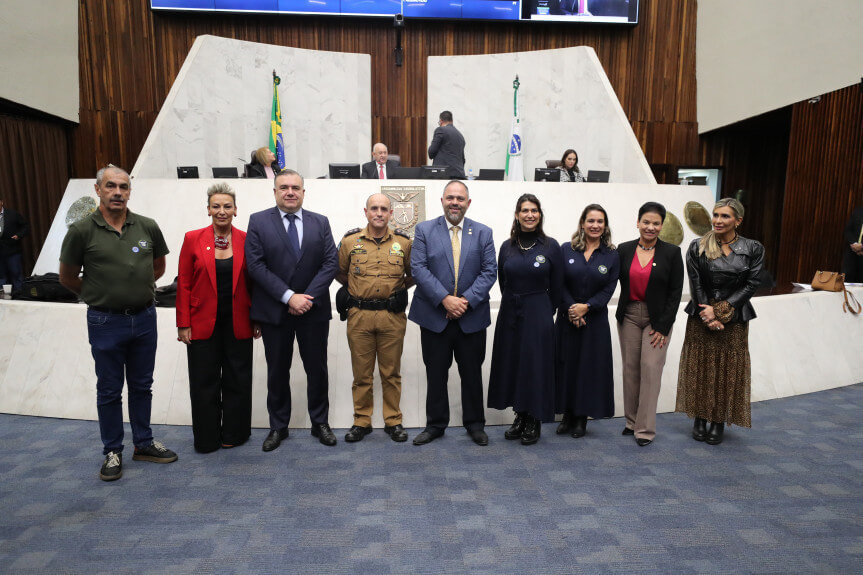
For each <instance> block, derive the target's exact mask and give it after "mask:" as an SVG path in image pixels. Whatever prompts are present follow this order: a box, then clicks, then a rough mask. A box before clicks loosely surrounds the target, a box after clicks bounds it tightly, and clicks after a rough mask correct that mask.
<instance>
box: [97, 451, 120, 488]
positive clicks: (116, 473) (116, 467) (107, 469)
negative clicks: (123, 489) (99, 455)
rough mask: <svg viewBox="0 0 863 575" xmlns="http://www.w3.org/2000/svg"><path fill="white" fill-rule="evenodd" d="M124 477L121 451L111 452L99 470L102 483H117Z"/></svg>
mask: <svg viewBox="0 0 863 575" xmlns="http://www.w3.org/2000/svg"><path fill="white" fill-rule="evenodd" d="M121 477H123V454H122V453H120V452H119V451H109V452H108V455H106V456H105V463H103V464H102V469H100V470H99V479H101V480H102V481H116V480H117V479H120V478H121Z"/></svg>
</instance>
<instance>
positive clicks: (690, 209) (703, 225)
mask: <svg viewBox="0 0 863 575" xmlns="http://www.w3.org/2000/svg"><path fill="white" fill-rule="evenodd" d="M683 218H684V219H685V220H686V225H687V226H689V229H690V230H692V233H694V234H695V235H696V236H698V237H701V236H703V235H704V234H706V233H707V232H709V231H710V228H712V227H713V225H712V223H711V221H710V212H709V211H707V208H705V207H704V206H702V205H701V204H699V203H698V202H686V205H685V206H683Z"/></svg>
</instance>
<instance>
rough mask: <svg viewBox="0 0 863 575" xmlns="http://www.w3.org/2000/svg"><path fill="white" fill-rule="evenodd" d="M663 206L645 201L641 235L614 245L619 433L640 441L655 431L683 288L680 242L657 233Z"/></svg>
mask: <svg viewBox="0 0 863 575" xmlns="http://www.w3.org/2000/svg"><path fill="white" fill-rule="evenodd" d="M664 222H665V207H664V206H663V205H662V204H659V203H657V202H647V203H646V204H644V205H643V206H641V208H640V209H639V210H638V224H637V225H638V234H639V238H638V239H637V240H633V241H631V242H625V243H622V244H620V245H619V246H618V247H617V251H618V252H619V253H620V298H619V300H618V303H617V313H616V314H615V317H616V318H617V333H618V336H619V337H620V352H621V355H622V356H623V410H624V413H625V415H626V427H624V428H623V435H634V436H635V440H636V441H637V442H638V445H639V446H641V447H644V446H645V445H649V444H650V443H651V442H652V441H653V438H654V437H655V436H656V403H657V401H658V400H659V388H660V385H661V383H662V369H663V368H664V367H665V355H666V353H667V352H668V339H669V337H671V326H672V325H673V324H674V319H675V317H676V316H677V309H678V308H679V307H680V296H681V295H682V293H683V259H682V257H681V255H680V248H679V247H677V246H675V245H672V244H669V243H666V242H663V241H662V240H660V239H659V232H660V231H661V230H662V224H663V223H664Z"/></svg>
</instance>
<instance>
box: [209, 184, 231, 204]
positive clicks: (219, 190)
mask: <svg viewBox="0 0 863 575" xmlns="http://www.w3.org/2000/svg"><path fill="white" fill-rule="evenodd" d="M216 194H225V195H226V196H231V199H232V200H233V201H234V203H235V204H236V203H237V195H236V194H235V193H234V188H232V187H231V186H229V185H228V184H226V183H225V182H219V183H218V184H213V185H212V186H210V187H209V188H207V205H208V206H209V205H210V198H212V197H213V196H215V195H216Z"/></svg>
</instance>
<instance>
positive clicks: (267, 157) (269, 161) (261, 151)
mask: <svg viewBox="0 0 863 575" xmlns="http://www.w3.org/2000/svg"><path fill="white" fill-rule="evenodd" d="M281 169H282V168H281V167H280V166H279V162H278V160H276V155H275V154H274V153H273V152H272V150H270V149H269V148H267V147H263V148H258V149H257V150H255V151H254V152H252V162H251V163H250V164H246V177H247V178H268V179H270V180H272V179H273V178H275V176H276V174H278V173H279V172H280V171H281Z"/></svg>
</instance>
